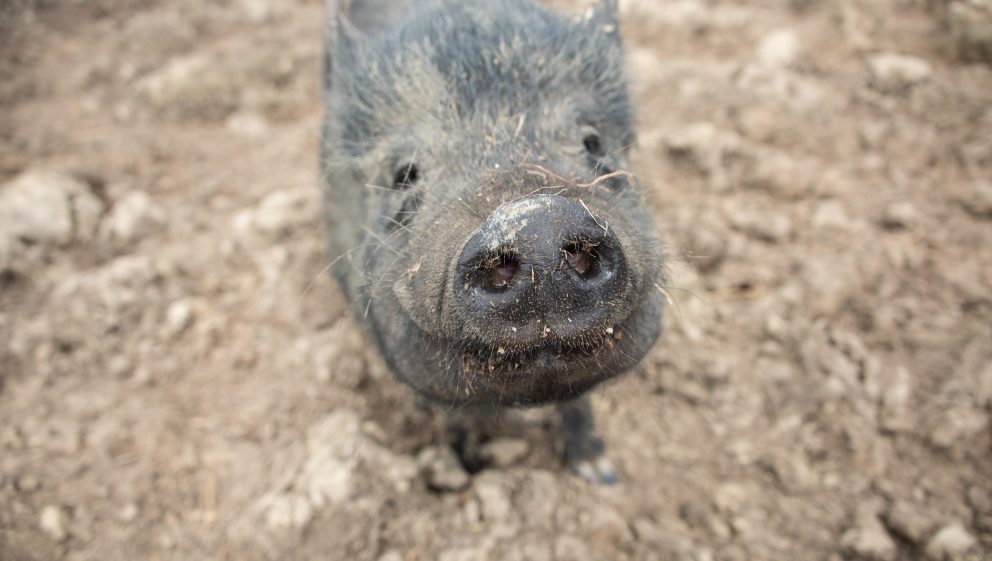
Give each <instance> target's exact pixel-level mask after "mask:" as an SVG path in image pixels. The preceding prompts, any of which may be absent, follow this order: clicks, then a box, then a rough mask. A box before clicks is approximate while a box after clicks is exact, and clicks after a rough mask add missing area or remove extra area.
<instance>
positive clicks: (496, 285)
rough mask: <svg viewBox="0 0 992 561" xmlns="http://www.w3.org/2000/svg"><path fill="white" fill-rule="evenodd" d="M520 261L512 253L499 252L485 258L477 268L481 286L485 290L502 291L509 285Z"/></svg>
mask: <svg viewBox="0 0 992 561" xmlns="http://www.w3.org/2000/svg"><path fill="white" fill-rule="evenodd" d="M519 268H520V262H519V261H517V258H516V256H515V255H513V254H512V253H507V252H501V253H498V254H495V255H493V256H492V257H491V258H490V259H487V260H486V262H485V263H483V264H482V266H481V267H480V269H479V272H480V273H481V277H482V278H481V281H482V282H481V284H482V288H483V289H484V290H486V291H487V292H502V291H504V290H506V289H507V287H509V286H510V281H512V280H513V277H514V276H516V274H517V269H519Z"/></svg>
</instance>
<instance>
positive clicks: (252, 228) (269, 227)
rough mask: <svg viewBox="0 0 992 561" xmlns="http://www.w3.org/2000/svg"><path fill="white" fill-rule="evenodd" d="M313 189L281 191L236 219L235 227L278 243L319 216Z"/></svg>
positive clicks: (267, 197)
mask: <svg viewBox="0 0 992 561" xmlns="http://www.w3.org/2000/svg"><path fill="white" fill-rule="evenodd" d="M311 191H312V190H311V189H305V190H304V189H298V190H282V191H276V192H274V193H271V194H269V195H268V196H266V197H265V198H264V199H262V201H261V202H260V203H259V204H258V206H257V207H255V208H254V209H251V210H248V211H245V212H242V213H241V214H239V215H238V216H237V217H236V218H235V227H236V228H237V229H238V230H240V231H242V232H244V233H248V232H255V233H258V234H261V235H262V236H264V237H267V238H269V239H271V240H274V241H278V240H280V239H282V238H285V237H286V236H288V235H289V234H290V233H292V231H293V230H294V229H296V228H297V227H300V226H302V225H304V224H306V223H307V222H308V221H309V220H310V219H312V218H313V217H314V216H316V205H317V194H316V192H311Z"/></svg>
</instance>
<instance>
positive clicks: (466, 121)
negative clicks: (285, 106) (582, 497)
mask: <svg viewBox="0 0 992 561" xmlns="http://www.w3.org/2000/svg"><path fill="white" fill-rule="evenodd" d="M327 53H328V54H327V68H326V75H325V84H326V95H325V101H326V107H327V114H326V118H325V120H324V123H323V130H322V142H321V172H322V180H323V185H322V189H323V195H324V197H323V200H324V214H325V219H326V223H327V236H328V247H329V253H330V256H331V258H332V259H333V260H334V261H333V263H334V265H333V273H334V276H335V277H336V278H337V279H338V281H339V283H340V285H341V286H342V288H343V290H344V292H345V294H346V295H347V297H348V298H349V299H350V300H351V301H352V302H353V303H354V305H355V309H356V311H357V313H358V315H359V316H360V317H361V318H363V319H364V320H365V321H366V322H367V323H368V325H369V327H370V331H371V333H372V334H373V336H374V338H375V340H376V342H377V344H378V346H379V348H380V350H381V351H382V354H383V356H384V357H385V359H386V361H387V363H388V364H389V365H390V367H391V368H392V370H393V371H394V372H395V374H396V375H397V376H398V377H399V378H400V379H401V380H402V381H403V382H405V383H406V384H407V385H409V386H410V387H411V388H412V389H413V390H414V391H415V392H416V393H417V394H419V395H420V396H422V397H423V398H425V399H427V400H429V401H431V402H434V403H439V404H443V405H445V406H448V407H451V406H455V407H458V408H464V407H471V406H486V407H490V408H498V407H502V406H529V405H540V404H544V403H549V402H556V403H560V404H562V405H561V406H560V409H561V411H562V419H563V424H564V428H565V432H566V438H565V444H566V456H567V457H568V460H569V462H570V463H571V464H572V466H573V467H574V468H575V469H577V470H579V471H580V472H581V473H583V475H585V476H586V477H588V478H590V479H593V480H599V481H607V482H609V481H611V480H612V478H613V475H612V470H611V469H610V468H609V467H608V466H607V465H606V464H605V462H603V461H602V445H601V442H600V441H599V439H598V437H597V436H596V434H595V431H594V430H593V424H592V417H591V411H590V408H589V406H588V403H586V402H585V401H584V400H582V399H581V396H582V395H583V394H584V393H585V392H586V391H588V390H589V389H590V388H592V387H594V386H595V385H596V384H599V383H601V382H603V381H604V380H607V379H609V378H611V377H614V376H616V375H619V374H621V373H623V372H625V371H627V370H629V369H630V368H631V367H632V366H634V365H635V364H636V363H637V362H638V361H639V360H640V359H641V358H642V357H643V356H644V355H645V354H646V353H647V351H648V350H649V349H650V347H651V346H652V345H653V343H654V341H655V340H656V339H657V337H658V335H659V332H660V324H661V315H662V309H663V305H662V302H663V300H662V296H661V293H660V291H659V290H657V288H658V286H659V285H660V283H661V279H662V274H663V266H664V263H663V255H662V250H661V242H660V241H659V239H658V238H657V236H656V234H655V228H654V225H653V223H652V220H651V218H650V216H649V215H648V214H647V213H646V210H645V205H644V201H643V199H642V195H641V193H640V192H639V189H638V186H637V183H636V181H635V180H634V178H633V176H632V175H631V174H630V173H629V172H628V171H627V169H628V168H629V165H628V149H629V147H630V146H631V145H632V144H633V143H634V138H635V137H634V129H633V119H632V115H631V109H630V104H629V101H628V95H627V91H626V85H625V81H624V77H623V70H622V68H623V61H622V45H621V42H620V38H619V32H618V25H617V12H616V5H615V2H610V1H607V2H605V3H603V4H602V5H601V6H599V7H597V8H596V9H595V10H593V11H591V12H590V13H588V14H587V15H586V17H583V18H568V17H565V16H562V15H558V14H554V13H552V12H550V11H547V10H545V9H544V8H541V7H539V6H537V5H535V4H533V3H532V2H529V1H525V0H448V1H443V0H433V1H422V2H417V1H411V0H408V1H395V2H389V1H388V0H374V1H373V0H369V1H367V2H361V1H360V0H353V1H352V2H351V3H349V5H348V7H347V9H344V8H339V9H338V11H337V13H333V14H332V15H331V17H330V20H329V23H328V48H327Z"/></svg>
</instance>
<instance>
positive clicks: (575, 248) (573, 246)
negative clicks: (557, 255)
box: [561, 242, 599, 279]
mask: <svg viewBox="0 0 992 561" xmlns="http://www.w3.org/2000/svg"><path fill="white" fill-rule="evenodd" d="M561 252H562V254H563V255H564V256H565V262H566V263H568V265H569V267H571V268H572V270H574V271H575V272H576V274H578V275H579V277H580V278H583V279H586V278H592V277H594V276H596V274H597V273H598V272H599V256H598V255H597V254H596V246H595V244H591V243H587V242H571V243H568V244H566V245H565V247H563V248H561Z"/></svg>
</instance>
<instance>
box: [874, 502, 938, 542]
mask: <svg viewBox="0 0 992 561" xmlns="http://www.w3.org/2000/svg"><path fill="white" fill-rule="evenodd" d="M885 521H886V523H887V524H888V526H889V528H891V529H892V531H893V532H895V533H896V534H899V535H900V536H902V537H903V538H905V539H907V540H909V541H910V542H912V543H914V544H916V545H923V544H925V543H926V540H927V538H929V537H930V534H931V532H933V530H934V527H935V523H934V520H933V519H932V518H931V517H930V516H929V515H928V514H927V513H926V511H924V510H923V509H922V508H921V507H919V506H917V505H915V504H912V503H909V502H906V501H896V502H895V503H893V505H892V506H891V507H890V508H889V511H888V513H887V514H886V515H885Z"/></svg>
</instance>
